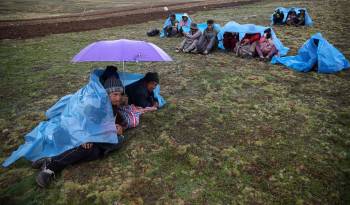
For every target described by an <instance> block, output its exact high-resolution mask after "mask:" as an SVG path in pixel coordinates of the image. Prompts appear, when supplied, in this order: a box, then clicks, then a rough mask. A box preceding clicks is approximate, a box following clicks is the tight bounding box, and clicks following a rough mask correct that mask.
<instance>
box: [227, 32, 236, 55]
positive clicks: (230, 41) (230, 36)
mask: <svg viewBox="0 0 350 205" xmlns="http://www.w3.org/2000/svg"><path fill="white" fill-rule="evenodd" d="M238 42H239V34H238V33H236V32H225V33H224V39H223V45H224V48H225V50H226V51H230V52H233V51H234V50H235V47H236V45H237V43H238Z"/></svg>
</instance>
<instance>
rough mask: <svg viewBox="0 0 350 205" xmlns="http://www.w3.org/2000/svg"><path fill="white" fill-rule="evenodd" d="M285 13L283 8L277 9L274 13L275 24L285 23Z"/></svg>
mask: <svg viewBox="0 0 350 205" xmlns="http://www.w3.org/2000/svg"><path fill="white" fill-rule="evenodd" d="M283 20H284V14H283V12H282V11H281V10H279V9H277V10H276V11H275V12H274V13H273V15H272V21H273V25H283V24H284V22H283Z"/></svg>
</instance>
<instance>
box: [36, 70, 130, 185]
mask: <svg viewBox="0 0 350 205" xmlns="http://www.w3.org/2000/svg"><path fill="white" fill-rule="evenodd" d="M103 85H104V87H105V89H106V91H107V94H108V96H109V99H110V102H111V104H112V106H113V113H114V115H115V116H116V130H117V135H118V144H109V143H85V144H82V145H81V146H79V147H76V148H73V149H70V150H67V151H65V152H63V153H62V154H60V155H57V156H54V157H48V158H42V159H39V160H37V161H35V162H33V164H32V167H33V168H35V169H40V172H39V174H38V176H37V177H36V182H37V184H38V185H39V186H40V187H43V188H46V187H47V186H48V185H49V184H50V183H51V182H52V180H53V179H54V177H55V174H57V173H59V172H60V171H62V170H63V169H64V168H65V167H67V166H68V165H72V164H76V163H80V162H86V161H91V160H96V159H99V158H100V157H103V156H105V155H107V154H108V153H110V152H111V151H114V150H117V149H119V148H120V147H121V146H122V145H123V144H124V142H125V140H126V138H125V137H124V136H123V131H124V129H123V126H122V125H123V124H124V122H123V121H122V118H120V117H119V116H118V113H117V110H118V108H120V107H121V106H122V100H123V93H124V88H123V85H122V82H121V81H120V80H119V79H117V78H116V77H115V76H114V75H112V76H110V77H108V78H107V79H105V80H104V84H103Z"/></svg>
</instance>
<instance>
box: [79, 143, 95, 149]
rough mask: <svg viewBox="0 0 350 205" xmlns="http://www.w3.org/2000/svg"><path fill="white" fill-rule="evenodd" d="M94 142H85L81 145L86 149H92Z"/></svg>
mask: <svg viewBox="0 0 350 205" xmlns="http://www.w3.org/2000/svg"><path fill="white" fill-rule="evenodd" d="M92 145H93V144H92V143H85V144H82V145H81V146H82V147H83V148H84V149H91V148H92Z"/></svg>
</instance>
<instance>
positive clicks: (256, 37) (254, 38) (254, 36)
mask: <svg viewBox="0 0 350 205" xmlns="http://www.w3.org/2000/svg"><path fill="white" fill-rule="evenodd" d="M258 40H260V33H256V34H254V35H253V36H251V37H250V38H249V43H254V42H255V41H258Z"/></svg>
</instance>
